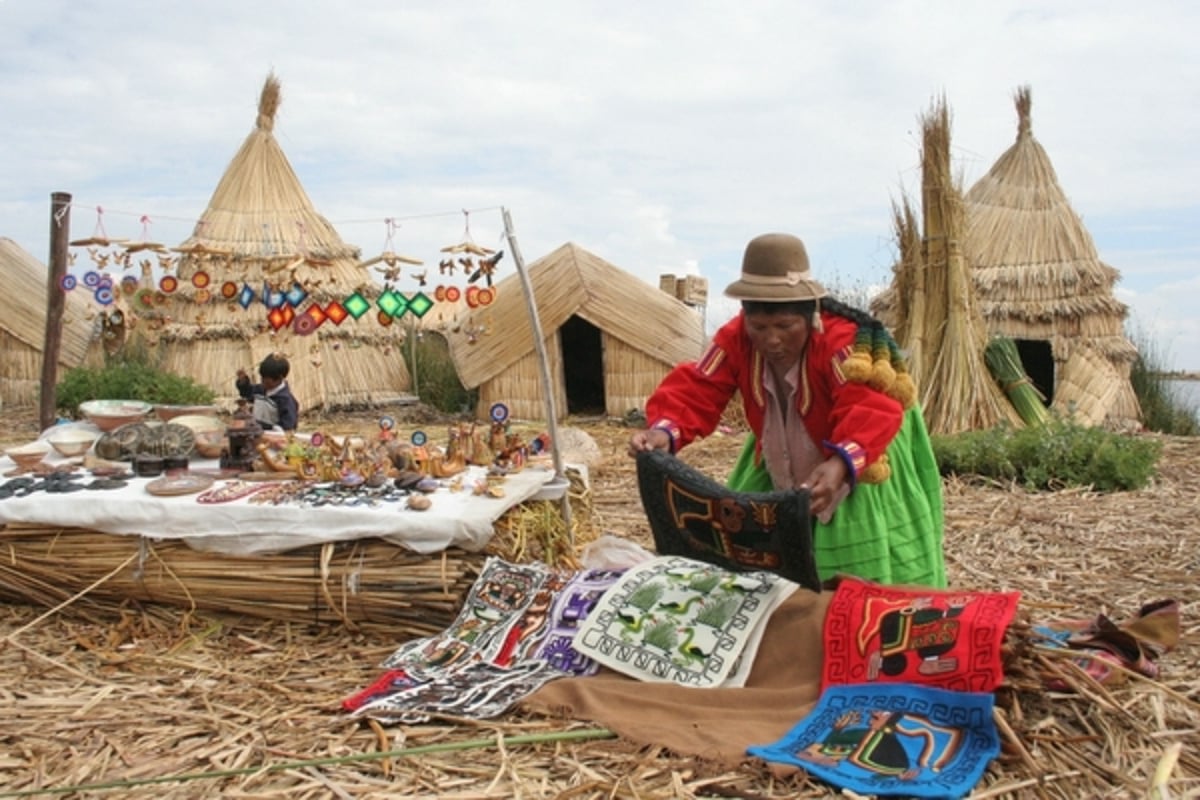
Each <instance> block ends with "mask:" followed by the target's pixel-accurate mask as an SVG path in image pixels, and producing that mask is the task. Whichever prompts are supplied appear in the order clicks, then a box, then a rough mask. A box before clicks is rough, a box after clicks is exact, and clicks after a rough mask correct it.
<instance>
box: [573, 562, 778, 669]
mask: <svg viewBox="0 0 1200 800" xmlns="http://www.w3.org/2000/svg"><path fill="white" fill-rule="evenodd" d="M796 588H797V587H796V584H794V583H792V582H791V581H787V580H784V579H783V578H780V577H779V576H778V575H775V574H773V573H769V572H730V571H729V570H725V569H721V568H720V567H717V566H714V565H712V564H707V563H704V562H701V561H694V560H692V559H687V558H682V557H680V556H659V557H657V558H654V559H651V560H650V561H647V562H645V563H643V564H639V565H637V566H635V567H632V568H631V569H629V570H628V571H627V572H626V573H625V574H624V575H623V576H622V577H621V579H620V580H618V581H617V582H616V584H615V585H614V586H613V587H612V588H611V589H609V590H608V591H607V592H605V593H604V596H603V597H601V598H600V602H599V603H597V605H596V608H595V609H594V610H593V611H592V613H591V614H589V615H588V617H587V619H586V620H584V622H583V624H582V625H581V626H580V628H579V632H578V634H577V635H576V638H575V649H576V650H578V651H579V652H580V653H583V654H584V655H586V656H590V657H591V658H593V659H595V660H596V661H598V662H599V663H601V664H603V665H604V666H607V667H609V668H611V669H614V670H616V671H618V672H620V673H622V674H625V675H628V676H630V677H633V678H638V679H640V680H645V681H666V682H673V683H678V684H683V685H687V686H722V685H740V684H738V683H737V682H739V681H740V682H744V681H745V677H746V675H747V674H748V673H749V665H750V664H752V663H753V660H754V653H755V652H756V650H757V646H758V642H759V640H760V639H761V636H762V629H763V626H764V624H765V622H766V620H767V618H768V617H769V616H770V613H771V612H772V611H773V610H774V609H775V607H776V606H777V605H778V604H779V603H781V602H782V601H783V600H784V599H785V598H786V597H787V596H788V595H789V594H791V593H792V592H793V591H795V590H796ZM743 665H745V669H740V668H739V667H741V666H743Z"/></svg>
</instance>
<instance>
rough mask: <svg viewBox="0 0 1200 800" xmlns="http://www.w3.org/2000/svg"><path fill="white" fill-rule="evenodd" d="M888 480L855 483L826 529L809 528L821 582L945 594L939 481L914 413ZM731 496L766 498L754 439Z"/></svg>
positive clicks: (891, 456)
mask: <svg viewBox="0 0 1200 800" xmlns="http://www.w3.org/2000/svg"><path fill="white" fill-rule="evenodd" d="M887 457H888V463H889V464H890V465H891V469H892V475H891V477H890V478H888V479H887V480H886V481H884V482H883V483H870V484H868V483H859V484H858V485H857V486H855V487H854V491H853V492H851V493H850V496H849V497H847V498H846V499H845V500H844V501H843V502H842V503H841V505H839V506H838V509H837V511H836V512H834V515H833V519H831V520H830V521H829V522H828V523H817V524H815V525H814V526H813V531H812V539H813V552H814V555H815V558H816V565H817V572H818V574H819V575H820V577H821V580H823V581H824V580H829V579H831V578H833V577H834V576H835V575H838V574H847V575H857V576H858V577H860V578H866V579H867V580H873V581H879V582H880V583H889V584H915V585H918V586H933V587H935V588H942V587H944V586H945V585H946V565H945V559H944V557H943V554H942V526H943V510H942V478H941V474H940V473H939V472H938V466H937V460H936V459H935V458H934V456H933V446H932V445H931V444H930V442H929V433H928V432H927V431H926V429H925V422H924V420H923V419H922V417H921V412H920V410H919V409H910V410H909V411H907V412H905V415H904V424H903V425H901V426H900V432H899V433H897V434H896V438H895V439H894V440H892V443H891V445H889V446H888V449H887ZM728 483H729V486H730V488H731V489H734V490H736V491H739V492H769V491H771V489H772V486H773V484H772V482H771V476H770V474H769V473H768V472H767V468H766V466H765V465H764V464H763V463H762V462H761V461H759V460H757V459H756V458H755V439H754V436H753V435H752V434H751V435H749V436H747V437H746V444H745V445H744V446H743V447H742V452H741V454H740V455H739V457H738V460H737V463H736V464H734V467H733V470H732V471H731V472H730V474H729V480H728Z"/></svg>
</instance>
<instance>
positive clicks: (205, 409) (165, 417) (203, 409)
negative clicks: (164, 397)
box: [154, 405, 217, 422]
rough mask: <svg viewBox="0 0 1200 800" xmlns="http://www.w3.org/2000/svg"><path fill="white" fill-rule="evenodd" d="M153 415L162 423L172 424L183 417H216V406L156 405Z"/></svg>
mask: <svg viewBox="0 0 1200 800" xmlns="http://www.w3.org/2000/svg"><path fill="white" fill-rule="evenodd" d="M154 414H155V415H156V416H157V417H158V418H159V419H160V420H162V421H163V422H173V421H175V418H176V417H184V416H189V417H190V416H206V417H215V416H217V407H216V406H205V405H195V406H176V405H157V406H155V407H154Z"/></svg>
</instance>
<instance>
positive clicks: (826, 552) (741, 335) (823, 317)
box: [629, 233, 946, 587]
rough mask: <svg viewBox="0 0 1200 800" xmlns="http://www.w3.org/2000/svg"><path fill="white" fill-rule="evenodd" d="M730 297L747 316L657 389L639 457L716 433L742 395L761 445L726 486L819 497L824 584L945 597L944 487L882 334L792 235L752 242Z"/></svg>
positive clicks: (894, 353)
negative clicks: (841, 580) (856, 580)
mask: <svg viewBox="0 0 1200 800" xmlns="http://www.w3.org/2000/svg"><path fill="white" fill-rule="evenodd" d="M725 294H726V295H727V296H729V297H732V298H734V299H737V300H740V301H742V312H741V313H740V314H739V315H738V316H737V317H735V318H734V319H732V320H730V321H729V322H727V323H726V324H725V325H724V326H722V327H721V328H720V329H719V330H718V331H717V332H716V335H715V336H714V337H713V339H712V342H711V343H710V344H709V347H708V349H707V350H706V351H705V353H704V355H703V356H702V357H701V358H700V359H699V360H698V361H695V362H691V363H686V364H680V365H679V366H677V367H675V369H673V370H672V371H671V372H670V373H669V374H668V375H667V376H666V378H664V379H663V381H662V383H661V384H659V386H658V388H657V389H656V390H655V391H654V393H653V394H652V395H651V396H650V398H649V399H648V400H647V402H646V418H647V420H648V421H649V423H650V425H649V427H648V428H647V429H646V430H642V431H638V432H637V433H635V434H633V436H632V437H631V439H630V443H629V450H630V453H631V454H636V453H637V452H638V451H641V450H655V449H657V450H669V451H670V452H672V453H674V452H678V451H679V450H680V449H681V448H683V447H685V446H686V445H687V444H688V443H689V442H691V441H693V440H695V439H697V438H699V437H703V436H707V435H709V434H711V433H712V432H713V430H714V429H715V428H716V426H717V424H718V423H719V422H720V419H721V415H722V413H723V412H724V410H725V407H726V405H728V403H729V402H730V401H731V400H732V399H733V397H734V395H735V394H737V393H739V392H740V395H741V398H742V403H743V406H744V408H745V412H746V420H747V422H748V423H749V425H750V428H751V431H752V432H753V435H752V436H750V437H749V439H748V441H747V443H746V446H745V447H744V448H743V451H742V454H741V457H740V458H739V459H738V463H737V464H736V465H735V466H734V468H733V471H732V473H731V475H730V478H729V485H730V487H731V488H733V489H735V490H738V491H743V492H766V491H772V490H776V489H789V488H804V489H807V490H808V491H809V493H810V510H811V511H812V514H813V516H814V517H815V523H816V524H815V526H814V530H813V541H814V549H815V555H816V561H817V569H818V572H819V573H820V576H821V578H822V579H827V578H830V577H833V575H835V574H837V573H848V574H852V575H857V576H859V577H862V578H867V579H870V580H875V581H879V582H882V583H909V584H921V585H926V586H935V587H941V586H945V584H946V572H945V560H944V556H943V553H942V526H943V510H942V488H941V477H940V475H939V473H938V469H937V463H936V461H935V460H934V456H933V450H932V447H931V446H930V443H929V435H928V433H927V431H926V429H925V423H924V420H923V419H922V417H921V412H920V409H919V408H917V406H916V389H915V387H914V386H913V384H912V381H911V379H910V378H909V376H908V374H907V372H906V367H905V363H904V360H903V358H902V357H901V355H900V352H899V349H898V348H897V347H896V344H895V342H894V341H892V339H891V337H890V336H889V335H888V334H887V332H886V331H885V330H884V329H883V326H882V325H881V324H880V323H879V322H878V321H877V320H875V319H873V318H871V317H870V316H868V315H867V314H865V313H863V312H861V311H857V310H855V309H853V308H850V307H849V306H846V305H844V304H842V303H840V302H838V301H836V300H833V299H832V298H830V297H828V296H827V294H826V292H825V289H824V288H823V287H822V286H821V285H820V284H819V283H817V282H816V281H815V280H813V278H812V275H811V272H810V270H809V265H808V255H807V253H806V252H805V249H804V243H803V242H801V241H800V239H798V238H796V237H795V236H791V235H788V234H782V233H770V234H764V235H762V236H759V237H756V238H755V239H752V240H751V241H750V243H749V244H748V245H747V246H746V251H745V254H744V256H743V259H742V275H741V278H740V279H739V280H737V281H735V282H734V283H732V284H731V285H730V286H729V287H728V288H727V289H726V290H725Z"/></svg>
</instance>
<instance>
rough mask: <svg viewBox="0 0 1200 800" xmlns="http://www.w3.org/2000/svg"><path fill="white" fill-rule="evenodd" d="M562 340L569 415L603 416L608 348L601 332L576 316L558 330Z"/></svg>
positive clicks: (564, 380)
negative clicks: (605, 351) (604, 343)
mask: <svg viewBox="0 0 1200 800" xmlns="http://www.w3.org/2000/svg"><path fill="white" fill-rule="evenodd" d="M558 338H559V341H560V342H561V343H562V365H563V383H564V384H566V390H567V413H568V414H582V415H594V414H603V413H604V409H605V407H606V405H605V402H604V345H603V338H602V336H601V333H600V329H599V328H597V327H596V326H595V325H593V324H592V323H590V322H588V321H587V320H585V319H583V318H582V317H579V316H572V317H571V318H570V319H568V320H567V321H566V322H565V323H563V326H562V327H561V328H559V329H558Z"/></svg>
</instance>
